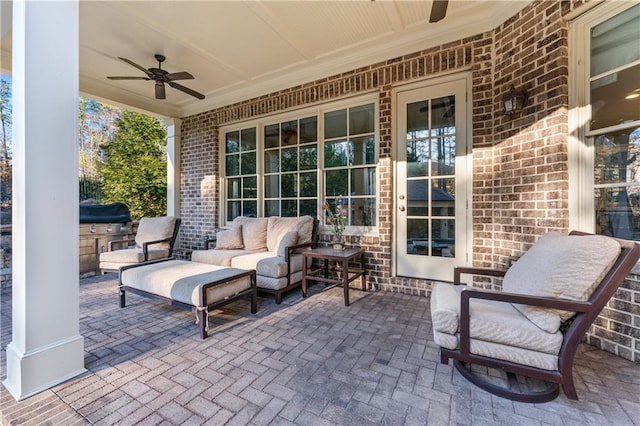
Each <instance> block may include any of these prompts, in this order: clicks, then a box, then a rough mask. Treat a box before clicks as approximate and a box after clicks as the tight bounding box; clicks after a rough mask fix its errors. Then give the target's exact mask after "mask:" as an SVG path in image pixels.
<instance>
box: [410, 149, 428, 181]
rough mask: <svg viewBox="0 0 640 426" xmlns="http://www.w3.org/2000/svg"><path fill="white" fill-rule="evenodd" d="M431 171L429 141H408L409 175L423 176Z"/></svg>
mask: <svg viewBox="0 0 640 426" xmlns="http://www.w3.org/2000/svg"><path fill="white" fill-rule="evenodd" d="M428 173H429V142H427V141H424V140H418V141H412V142H407V177H422V176H427V175H428Z"/></svg>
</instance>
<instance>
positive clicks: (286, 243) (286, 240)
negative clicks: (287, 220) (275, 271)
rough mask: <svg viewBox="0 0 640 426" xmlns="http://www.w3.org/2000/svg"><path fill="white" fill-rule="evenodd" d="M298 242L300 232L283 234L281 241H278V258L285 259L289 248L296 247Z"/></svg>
mask: <svg viewBox="0 0 640 426" xmlns="http://www.w3.org/2000/svg"><path fill="white" fill-rule="evenodd" d="M297 242H298V232H297V231H289V232H285V233H284V234H282V236H281V237H280V241H278V249H277V250H276V252H277V254H278V256H280V257H282V258H284V257H286V255H287V247H290V246H295V245H296V243H297Z"/></svg>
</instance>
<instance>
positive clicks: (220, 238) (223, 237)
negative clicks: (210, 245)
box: [215, 225, 244, 250]
mask: <svg viewBox="0 0 640 426" xmlns="http://www.w3.org/2000/svg"><path fill="white" fill-rule="evenodd" d="M243 248H244V244H243V242H242V225H236V226H233V227H231V228H230V229H227V230H224V231H220V232H218V233H217V234H216V248H215V249H216V250H239V249H243Z"/></svg>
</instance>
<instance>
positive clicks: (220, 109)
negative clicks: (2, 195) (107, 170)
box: [0, 0, 640, 425]
mask: <svg viewBox="0 0 640 426" xmlns="http://www.w3.org/2000/svg"><path fill="white" fill-rule="evenodd" d="M442 3H443V2H440V1H438V2H435V1H425V2H403V1H375V2H369V1H362V2H77V1H62V2H36V1H27V2H14V3H13V10H12V8H11V7H9V6H8V5H11V3H10V2H2V4H1V5H0V6H2V9H1V11H2V31H1V33H2V69H3V71H4V70H10V71H11V73H12V79H13V80H12V81H13V85H14V101H15V106H14V129H13V130H14V132H13V135H14V190H13V195H14V197H15V200H17V201H16V203H15V204H14V208H13V250H14V253H13V265H12V266H13V281H12V284H11V285H9V286H7V285H5V284H3V286H2V315H3V317H2V352H1V354H2V360H0V361H1V362H2V367H3V369H2V379H3V385H4V386H3V388H2V400H1V402H2V410H3V416H5V417H4V418H5V419H6V421H7V422H17V423H22V422H27V419H29V421H31V419H34V420H33V422H34V423H37V422H38V421H40V420H42V421H48V420H49V419H54V421H59V423H64V424H68V423H71V422H73V421H78V422H79V423H83V422H90V423H103V424H110V423H117V422H121V423H125V424H126V423H136V422H137V421H142V420H146V421H148V422H149V423H162V422H163V421H168V422H171V423H193V424H200V423H206V422H209V423H211V424H220V423H224V422H226V421H229V422H230V423H237V424H245V423H249V422H252V423H255V424H266V423H270V422H272V421H273V422H274V423H283V424H288V423H294V424H301V425H302V424H322V423H325V422H327V423H336V424H347V423H348V424H367V423H373V424H402V423H406V424H417V423H431V424H442V423H445V424H446V423H450V424H471V423H487V424H489V423H490V424H495V423H496V422H498V423H505V424H507V423H513V422H514V421H519V422H520V423H523V424H537V423H540V424H547V423H550V424H564V423H580V424H584V423H597V424H607V423H612V424H613V423H616V424H637V416H635V415H634V414H636V413H637V412H638V411H639V410H640V401H639V400H638V395H640V392H638V390H639V389H638V386H639V384H640V377H639V371H638V370H639V369H638V364H637V363H638V361H639V360H640V298H639V297H638V295H639V294H640V275H639V273H638V271H637V270H635V271H633V272H632V274H631V275H630V276H629V277H628V279H627V280H626V281H625V283H624V284H623V285H622V286H621V288H620V289H619V290H618V292H616V294H615V295H614V297H613V298H612V299H611V302H610V303H609V305H608V306H607V307H606V308H605V309H604V311H603V313H602V315H601V316H600V317H599V318H598V320H597V321H596V322H595V323H594V325H593V327H592V328H591V329H590V330H589V332H588V334H587V337H586V339H585V342H586V343H588V344H589V345H586V344H582V345H581V347H580V351H579V354H578V358H577V361H576V362H577V364H578V365H579V368H578V371H576V381H577V387H578V389H577V390H578V395H579V396H580V401H577V402H574V401H568V400H567V399H566V398H565V397H564V396H563V395H562V394H561V396H560V397H559V398H558V399H557V400H556V401H553V402H551V403H547V404H542V405H531V404H529V405H526V404H520V403H514V402H510V401H506V400H500V399H497V398H496V397H493V396H489V395H488V394H486V393H484V392H482V391H480V390H478V389H474V388H473V387H471V386H470V385H469V384H467V383H466V382H465V381H464V380H463V379H462V378H461V377H460V376H459V375H458V374H457V373H455V372H453V370H452V368H451V367H450V366H444V365H441V364H439V363H438V361H439V360H438V356H437V348H436V346H435V345H434V343H433V341H432V336H431V334H430V333H431V324H430V320H429V305H428V303H429V299H428V298H429V295H430V292H431V289H432V286H433V284H434V282H438V281H451V276H452V273H453V267H454V266H460V265H466V266H478V267H491V268H499V269H506V268H507V267H508V266H509V265H510V264H512V263H513V262H514V261H516V260H517V259H518V257H519V256H521V255H522V253H524V252H525V251H526V250H527V249H528V248H529V247H531V245H532V244H533V243H534V242H535V241H536V240H537V239H538V238H539V237H540V236H541V235H543V234H545V233H547V232H553V231H556V232H566V231H568V230H570V229H577V230H581V231H585V232H591V233H594V232H595V233H604V234H608V235H614V236H619V237H624V238H629V239H637V238H638V235H640V204H639V203H637V200H638V194H637V191H638V189H639V188H640V173H638V170H640V155H638V154H640V151H639V148H638V143H639V142H640V140H638V138H637V137H635V136H633V135H634V134H638V135H640V133H638V130H637V128H640V116H639V115H638V111H640V109H639V108H638V103H637V102H638V96H636V95H637V93H636V92H637V90H640V89H636V87H637V84H636V81H637V75H640V74H639V73H637V72H635V71H634V70H636V71H637V70H638V69H639V68H640V54H638V53H637V51H640V50H639V49H637V43H636V44H634V41H637V38H638V30H637V28H638V26H637V25H635V24H636V23H637V22H638V19H639V18H638V17H639V16H640V13H638V10H639V8H640V6H638V5H637V2H626V1H604V2H596V1H583V0H572V1H559V0H558V1H546V0H537V1H509V2H506V1H485V2H479V1H478V2H475V1H454V0H452V1H450V2H449V3H448V5H449V6H448V10H447V12H446V18H444V19H440V20H435V21H432V20H431V19H430V16H429V15H430V14H429V12H430V11H431V9H432V6H435V4H442ZM327 5H332V6H331V8H330V9H326V8H327V7H328V6H327ZM147 6H149V7H147ZM7 13H9V15H7ZM8 16H10V18H8ZM125 29H126V31H125ZM595 29H598V31H595ZM27 30H29V31H27ZM590 43H591V44H590ZM592 46H593V48H592ZM626 52H631V54H629V55H627V54H626ZM154 54H161V55H165V56H166V58H167V60H166V62H164V63H163V66H162V67H163V70H164V69H165V68H166V69H167V70H169V71H172V72H182V71H185V72H190V73H193V74H194V76H195V78H194V79H193V80H188V82H185V86H189V87H190V88H192V89H193V90H197V91H198V92H200V93H203V94H205V95H206V99H205V100H200V99H195V98H194V97H193V96H190V95H189V94H188V93H185V92H184V91H180V90H178V91H174V90H172V89H173V87H172V86H170V85H169V84H168V86H170V87H167V88H166V91H167V92H166V95H167V96H166V99H157V98H156V96H157V94H158V93H159V91H157V89H156V91H155V92H154V90H153V87H154V83H155V85H156V86H158V85H159V82H158V81H156V82H153V81H122V80H108V79H107V76H114V75H115V76H121V75H125V76H126V75H133V74H135V73H137V72H143V71H144V68H146V67H153V66H155V63H153V59H152V58H153V55H154ZM634 55H636V56H637V57H636V56H634ZM119 58H125V59H126V60H123V59H119ZM132 62H134V63H135V64H143V65H144V68H143V69H140V68H139V67H137V66H135V65H134V66H133V67H132V66H131V65H132ZM618 62H619V63H618ZM585 64H592V65H593V64H596V65H598V64H600V66H599V67H598V66H594V67H593V68H591V69H590V68H589V67H588V66H586V65H585ZM135 68H138V70H136V69H135ZM42 70H46V71H47V72H46V75H44V76H43V72H42ZM44 77H46V78H44ZM53 77H55V84H51V81H52V79H53ZM137 79H138V80H140V79H142V80H147V79H146V78H145V77H144V74H142V77H140V76H138V77H137ZM160 83H161V82H160ZM629 88H632V89H633V91H632V93H628V89H629ZM512 90H513V92H512ZM516 91H517V93H519V94H520V95H519V98H518V99H520V100H519V101H518V102H512V101H511V98H510V97H509V96H510V94H512V93H515V92H516ZM80 94H83V95H86V96H88V97H93V98H95V99H102V100H106V101H108V102H113V103H116V104H118V105H124V106H127V107H129V108H133V109H136V110H140V111H144V112H146V113H149V114H153V115H156V116H158V117H161V118H163V119H164V120H165V123H167V130H168V140H167V160H168V170H167V180H168V197H167V198H168V204H167V211H168V214H170V215H175V216H179V217H180V218H181V219H182V226H181V230H180V234H179V237H178V241H179V242H178V244H177V245H176V247H177V249H178V250H177V252H178V253H179V254H181V255H182V256H183V257H187V256H188V253H190V252H191V251H193V250H197V249H201V248H203V241H205V240H206V239H207V238H208V237H210V236H213V235H215V233H216V231H218V230H220V229H222V228H225V227H229V226H230V225H231V223H232V221H233V220H234V218H235V217H236V216H239V215H246V216H258V217H267V216H278V215H280V216H298V215H306V214H309V215H311V216H315V217H319V218H320V219H321V220H322V219H323V217H322V216H323V212H322V211H321V205H322V203H323V202H325V201H326V200H329V201H335V200H336V199H337V198H338V197H342V196H344V197H345V203H346V205H348V206H349V208H348V214H349V219H348V224H347V229H346V232H345V236H346V239H347V244H356V245H359V246H361V247H363V248H364V250H366V253H367V254H366V258H365V263H366V266H367V268H366V269H367V280H368V282H369V283H371V285H372V287H373V288H375V289H376V291H374V292H370V293H364V294H358V293H357V292H354V297H355V299H354V303H353V304H352V306H351V307H349V308H345V307H344V306H343V305H342V304H341V303H340V300H339V294H340V293H339V291H338V290H332V291H329V292H321V293H320V294H316V295H314V296H313V297H310V298H308V299H306V300H302V299H301V298H300V297H299V293H298V292H293V293H291V294H289V295H288V298H287V299H285V303H284V304H283V306H277V305H275V304H273V301H272V300H269V299H261V300H260V311H259V313H258V314H257V315H255V316H252V315H251V314H250V313H249V310H248V306H245V305H244V304H241V303H234V304H233V305H230V306H231V308H230V309H229V310H225V311H222V314H218V315H214V316H213V319H214V321H219V323H216V324H218V325H216V328H215V329H214V330H213V333H212V334H213V337H211V338H209V339H208V340H205V341H200V340H199V339H198V338H197V332H196V331H195V329H194V326H193V324H192V322H193V318H192V316H191V315H190V314H187V313H184V312H182V311H176V310H173V309H170V308H166V307H164V306H160V305H156V304H154V303H153V302H149V301H147V300H142V299H139V298H136V297H135V296H133V297H132V299H131V303H130V306H129V307H127V308H126V309H119V308H118V307H117V300H116V299H117V290H116V278H115V276H106V277H96V278H90V279H83V280H79V279H78V273H77V272H78V271H77V270H78V268H77V266H78V247H77V241H78V211H77V201H78V194H77V147H76V146H75V144H74V143H73V141H75V139H76V137H77V102H78V96H79V95H80ZM154 94H156V96H154ZM159 98H161V97H159ZM505 99H506V100H505ZM508 104H511V105H514V104H519V107H520V108H519V109H518V110H517V111H512V110H507V105H508ZM594 153H595V154H594ZM305 155H306V157H305V158H306V159H307V160H306V161H303V160H302V159H303V156H305ZM298 159H300V161H298ZM309 159H310V160H309ZM303 184H305V185H307V186H303ZM427 188H431V190H428V189H427ZM416 192H419V193H420V194H416ZM440 192H442V193H444V195H443V196H442V197H440V199H437V198H438V197H435V196H434V195H433V194H437V193H440ZM407 198H408V199H407ZM38 212H51V215H53V216H55V217H56V222H55V226H52V224H51V221H50V220H44V219H43V217H42V216H41V215H39V214H38ZM321 223H322V221H321ZM329 232H330V231H329V229H328V227H324V229H321V233H323V234H324V235H323V236H322V238H321V239H322V240H323V242H324V243H327V242H328V240H329V238H330V236H329ZM52 246H55V247H60V248H62V249H60V250H51V247H52ZM416 247H418V249H416ZM636 269H637V268H636ZM481 284H482V285H484V286H485V287H488V288H499V287H500V283H499V282H493V281H492V282H483V283H481ZM316 287H317V286H316ZM315 291H316V292H318V289H315ZM5 348H6V349H5ZM5 365H6V369H5V368H4V367H5ZM491 374H493V373H491ZM16 400H19V402H16ZM49 403H51V405H50V406H49ZM46 407H51V411H50V410H49V409H48V408H46ZM57 410H59V411H57ZM39 416H41V417H39ZM38 419H39V420H38Z"/></svg>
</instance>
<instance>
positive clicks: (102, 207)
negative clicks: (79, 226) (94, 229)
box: [80, 203, 131, 223]
mask: <svg viewBox="0 0 640 426" xmlns="http://www.w3.org/2000/svg"><path fill="white" fill-rule="evenodd" d="M130 221H131V216H130V215H129V207H127V205H126V204H124V203H112V204H80V223H127V222H130Z"/></svg>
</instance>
